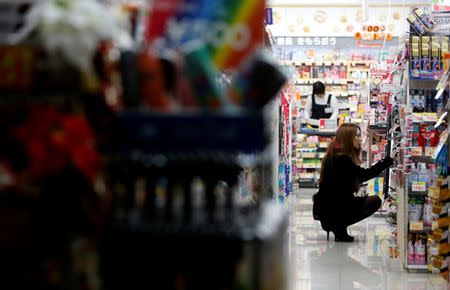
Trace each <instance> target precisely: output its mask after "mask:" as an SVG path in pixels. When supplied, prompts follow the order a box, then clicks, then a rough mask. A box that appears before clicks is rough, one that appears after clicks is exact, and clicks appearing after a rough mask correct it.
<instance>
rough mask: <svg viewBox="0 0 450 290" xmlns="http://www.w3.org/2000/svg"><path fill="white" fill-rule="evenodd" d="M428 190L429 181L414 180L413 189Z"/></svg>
mask: <svg viewBox="0 0 450 290" xmlns="http://www.w3.org/2000/svg"><path fill="white" fill-rule="evenodd" d="M425 190H427V183H426V182H425V181H414V182H413V184H412V191H425Z"/></svg>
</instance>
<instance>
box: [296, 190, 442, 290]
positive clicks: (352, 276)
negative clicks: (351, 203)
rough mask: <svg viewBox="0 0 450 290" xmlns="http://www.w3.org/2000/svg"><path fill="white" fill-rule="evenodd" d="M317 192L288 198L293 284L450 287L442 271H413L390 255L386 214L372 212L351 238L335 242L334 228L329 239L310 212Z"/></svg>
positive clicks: (410, 289) (320, 288)
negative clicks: (436, 272) (430, 272)
mask: <svg viewBox="0 0 450 290" xmlns="http://www.w3.org/2000/svg"><path fill="white" fill-rule="evenodd" d="M313 192H314V191H312V190H308V189H301V191H300V193H295V194H292V195H291V197H290V198H289V200H288V206H289V210H290V212H291V215H290V241H289V245H290V247H289V254H290V258H291V263H292V267H291V269H292V270H293V272H292V273H291V274H292V275H291V276H292V278H293V280H294V282H293V287H292V288H293V289H294V290H310V289H317V290H324V289H343V290H347V289H396V290H397V289H407V290H419V289H420V290H443V289H447V290H448V289H450V287H449V288H448V285H447V283H446V282H445V280H444V279H443V278H441V277H440V276H439V275H435V274H427V273H409V272H407V271H405V270H404V269H403V267H402V266H401V265H400V263H399V262H398V261H396V260H393V259H390V258H389V255H388V245H389V238H390V233H389V227H388V225H387V224H386V222H385V219H384V218H381V217H370V218H368V219H366V220H364V221H362V222H360V223H358V224H356V225H353V226H351V227H350V228H349V233H350V235H353V236H355V239H356V241H355V242H353V243H336V242H335V241H334V236H333V234H332V233H330V241H329V242H327V240H326V233H325V232H324V231H323V230H322V229H321V227H320V223H319V222H318V221H314V220H313V218H312V210H311V208H312V201H311V196H312V193H313Z"/></svg>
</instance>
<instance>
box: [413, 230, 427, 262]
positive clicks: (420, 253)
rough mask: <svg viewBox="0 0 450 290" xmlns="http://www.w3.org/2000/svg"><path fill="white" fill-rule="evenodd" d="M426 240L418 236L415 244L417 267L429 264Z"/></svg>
mask: <svg viewBox="0 0 450 290" xmlns="http://www.w3.org/2000/svg"><path fill="white" fill-rule="evenodd" d="M426 248H427V244H426V239H425V237H424V236H423V235H417V237H416V241H415V243H414V263H415V265H425V264H426V262H427V256H426Z"/></svg>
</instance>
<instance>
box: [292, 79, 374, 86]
mask: <svg viewBox="0 0 450 290" xmlns="http://www.w3.org/2000/svg"><path fill="white" fill-rule="evenodd" d="M363 80H368V79H366V78H362V79H352V78H348V79H321V78H310V79H297V81H296V82H295V85H308V84H314V83H315V82H317V81H321V82H323V83H324V84H325V85H346V84H348V83H357V84H358V83H360V82H361V81H363Z"/></svg>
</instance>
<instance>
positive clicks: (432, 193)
mask: <svg viewBox="0 0 450 290" xmlns="http://www.w3.org/2000/svg"><path fill="white" fill-rule="evenodd" d="M440 192H441V189H440V188H439V187H437V186H430V188H428V196H429V197H431V198H434V199H439V193H440Z"/></svg>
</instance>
